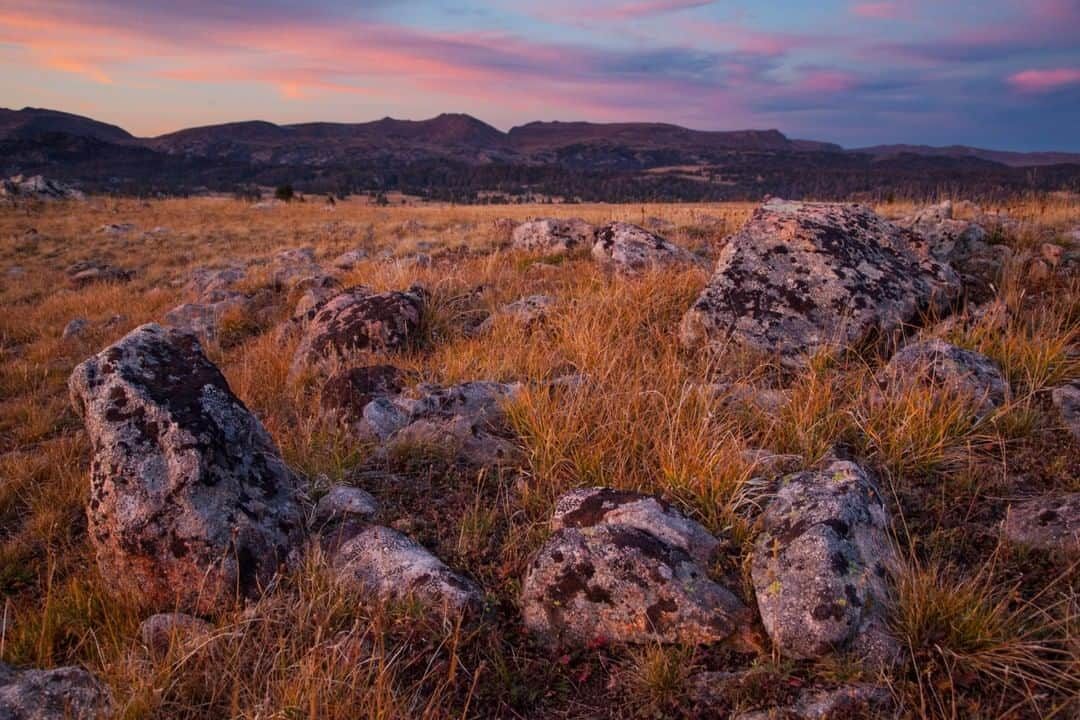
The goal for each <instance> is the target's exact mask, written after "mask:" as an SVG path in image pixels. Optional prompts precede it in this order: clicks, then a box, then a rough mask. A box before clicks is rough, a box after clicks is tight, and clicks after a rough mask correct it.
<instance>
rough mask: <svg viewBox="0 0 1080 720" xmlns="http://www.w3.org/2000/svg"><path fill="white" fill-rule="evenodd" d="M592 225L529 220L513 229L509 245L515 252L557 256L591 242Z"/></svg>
mask: <svg viewBox="0 0 1080 720" xmlns="http://www.w3.org/2000/svg"><path fill="white" fill-rule="evenodd" d="M594 232H595V230H594V228H593V226H592V225H590V224H589V223H587V222H585V221H584V220H578V219H576V218H574V219H570V220H559V219H556V218H543V219H540V220H530V221H528V222H524V223H522V224H520V225H518V226H517V227H516V228H514V230H513V232H511V234H510V243H511V245H512V246H513V248H514V249H515V250H523V251H525V252H530V253H538V254H541V255H559V254H561V253H565V252H569V251H571V250H575V249H577V248H578V247H581V246H584V245H588V244H589V243H591V242H592V239H593V233H594Z"/></svg>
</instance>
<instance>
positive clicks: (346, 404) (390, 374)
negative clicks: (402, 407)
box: [320, 365, 405, 421]
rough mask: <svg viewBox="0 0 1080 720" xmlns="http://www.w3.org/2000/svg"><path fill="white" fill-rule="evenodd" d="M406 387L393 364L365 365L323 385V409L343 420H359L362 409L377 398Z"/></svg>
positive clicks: (347, 371)
mask: <svg viewBox="0 0 1080 720" xmlns="http://www.w3.org/2000/svg"><path fill="white" fill-rule="evenodd" d="M404 387H405V375H404V373H402V372H401V371H400V370H398V369H397V368H396V367H394V366H393V365H364V366H362V367H354V368H349V369H347V370H341V371H338V372H336V373H334V374H333V375H331V376H330V377H329V378H328V379H327V381H326V382H325V383H323V386H322V392H321V393H320V400H321V403H322V408H323V410H325V411H327V412H335V413H338V414H340V415H341V416H342V417H343V418H345V419H346V420H351V421H355V420H359V419H360V418H361V417H362V416H363V412H364V407H365V406H366V405H367V404H368V403H369V402H371V401H372V400H374V399H375V398H377V397H381V396H384V395H396V394H397V393H399V392H401V390H402V389H403V388H404Z"/></svg>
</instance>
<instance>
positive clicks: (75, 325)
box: [61, 318, 90, 340]
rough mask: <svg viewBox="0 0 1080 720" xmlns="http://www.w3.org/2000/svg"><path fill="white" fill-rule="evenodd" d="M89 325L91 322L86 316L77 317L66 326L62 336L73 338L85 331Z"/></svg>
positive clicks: (64, 338)
mask: <svg viewBox="0 0 1080 720" xmlns="http://www.w3.org/2000/svg"><path fill="white" fill-rule="evenodd" d="M88 327H90V322H89V321H88V320H87V319H86V318H75V319H74V320H72V321H71V322H69V323H68V324H67V325H65V326H64V333H63V335H62V336H61V339H63V340H72V339H74V338H77V337H79V336H80V335H82V334H83V333H85V332H86V329H87V328H88Z"/></svg>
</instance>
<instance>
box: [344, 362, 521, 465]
mask: <svg viewBox="0 0 1080 720" xmlns="http://www.w3.org/2000/svg"><path fill="white" fill-rule="evenodd" d="M519 391H520V385H517V384H514V385H504V384H500V383H493V382H482V381H481V382H471V383H463V384H461V385H453V386H451V387H446V388H443V387H438V386H435V385H420V386H418V387H417V388H415V389H414V390H413V391H412V392H409V393H402V394H399V395H396V396H383V397H378V398H376V399H374V400H372V401H371V402H370V403H368V404H367V405H366V406H365V407H364V410H363V417H362V418H361V420H360V421H359V423H357V425H356V430H357V432H358V434H359V435H360V436H361V437H367V438H370V439H372V440H374V441H376V442H380V443H381V444H382V447H383V450H384V451H391V450H394V449H395V448H407V447H409V446H420V447H429V448H435V449H439V450H441V451H442V453H443V454H445V455H446V456H447V457H454V458H456V459H458V460H460V461H461V462H464V463H466V464H469V465H474V466H477V467H495V466H500V465H515V464H519V463H520V462H521V461H522V459H523V458H522V456H521V452H520V450H519V449H518V447H517V445H515V444H514V443H513V442H512V440H510V431H509V428H508V427H507V420H506V414H505V412H504V411H503V405H504V403H506V402H507V401H509V400H511V399H513V398H514V396H515V395H517V393H518V392H519Z"/></svg>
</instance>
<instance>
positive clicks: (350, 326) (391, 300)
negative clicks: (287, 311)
mask: <svg viewBox="0 0 1080 720" xmlns="http://www.w3.org/2000/svg"><path fill="white" fill-rule="evenodd" d="M424 302H425V295H424V293H423V291H422V290H420V289H418V288H414V289H412V290H409V291H408V292H388V293H372V292H371V291H370V290H368V289H367V288H352V289H350V290H345V291H344V292H342V293H339V294H338V295H335V296H334V297H333V298H331V299H330V300H329V301H328V302H327V303H326V304H325V305H323V306H322V308H321V309H320V310H319V311H318V312H317V313H315V316H314V317H312V318H311V321H310V322H309V323H308V325H307V328H306V329H305V330H304V335H303V337H302V338H301V340H300V345H299V347H298V348H297V349H296V354H295V356H294V357H293V372H294V373H296V372H299V371H300V370H301V369H302V368H303V367H304V366H306V365H308V364H311V363H313V362H317V361H318V360H320V359H322V358H325V357H327V356H329V355H331V354H334V353H339V354H340V353H348V352H351V351H355V350H374V351H393V350H399V349H402V348H404V347H405V346H406V345H407V344H408V343H410V342H413V341H415V340H416V336H417V334H418V332H419V330H420V319H421V316H422V314H423V310H424Z"/></svg>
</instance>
